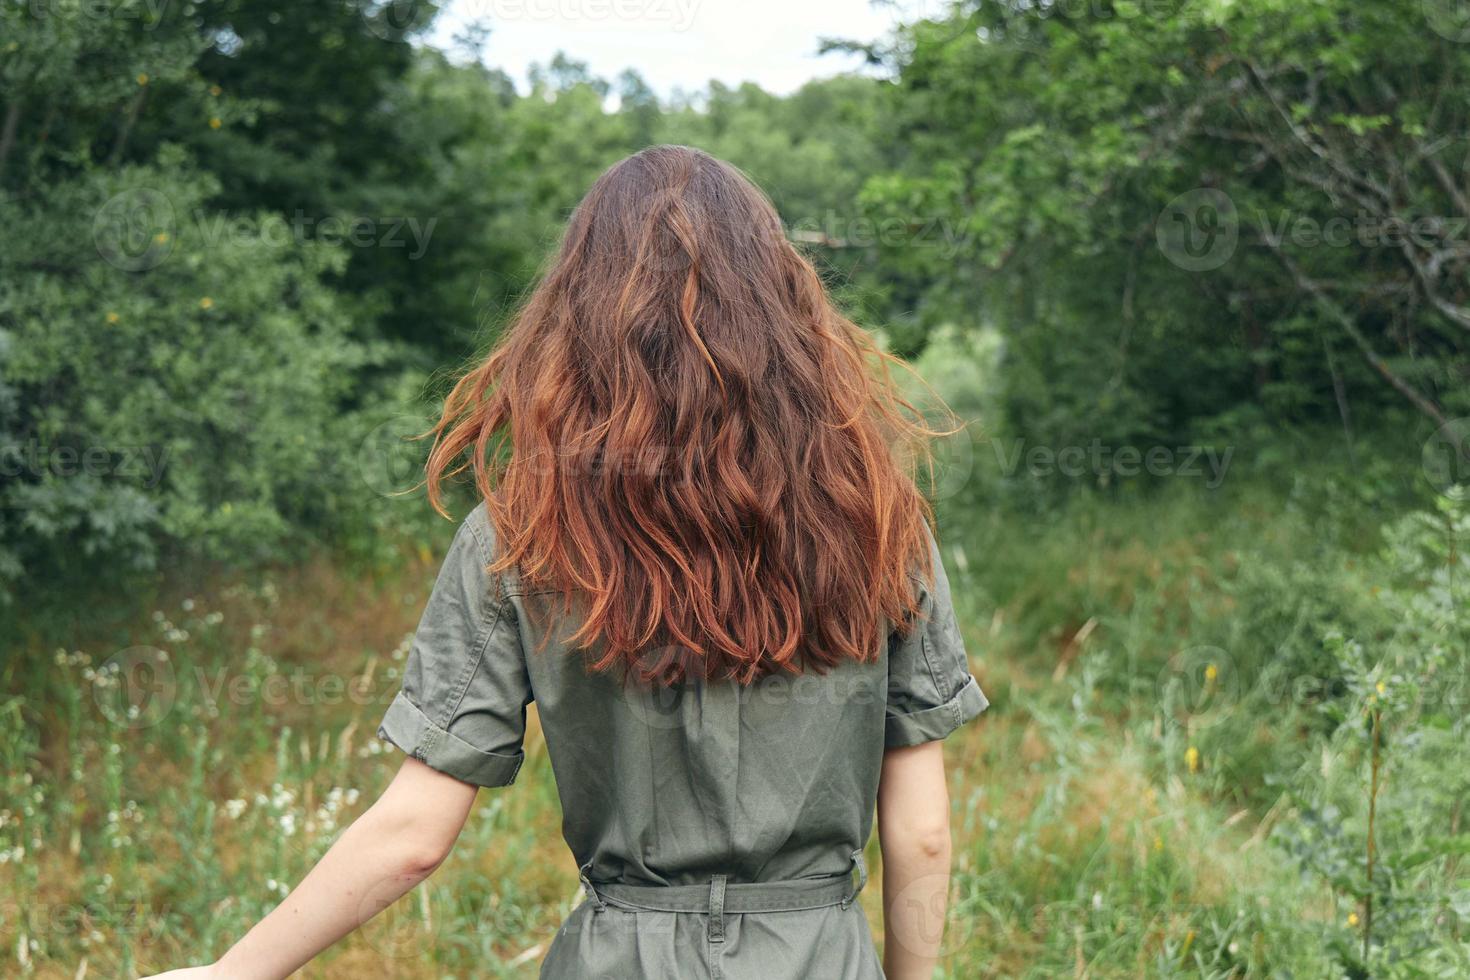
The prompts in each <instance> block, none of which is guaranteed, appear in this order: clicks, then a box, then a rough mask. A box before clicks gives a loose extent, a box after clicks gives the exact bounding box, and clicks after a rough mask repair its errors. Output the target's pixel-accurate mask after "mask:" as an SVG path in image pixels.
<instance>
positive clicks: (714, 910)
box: [709, 875, 725, 943]
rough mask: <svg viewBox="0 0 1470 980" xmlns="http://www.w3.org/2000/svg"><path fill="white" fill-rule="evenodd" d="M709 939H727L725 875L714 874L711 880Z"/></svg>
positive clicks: (722, 940) (711, 940)
mask: <svg viewBox="0 0 1470 980" xmlns="http://www.w3.org/2000/svg"><path fill="white" fill-rule="evenodd" d="M709 941H710V942H712V943H722V942H724V941H725V876H724V875H713V876H712V877H711V878H710V880H709Z"/></svg>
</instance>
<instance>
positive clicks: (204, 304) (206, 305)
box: [199, 296, 214, 310]
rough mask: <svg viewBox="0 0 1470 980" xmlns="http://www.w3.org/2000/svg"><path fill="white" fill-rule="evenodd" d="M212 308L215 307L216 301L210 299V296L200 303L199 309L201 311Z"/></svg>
mask: <svg viewBox="0 0 1470 980" xmlns="http://www.w3.org/2000/svg"><path fill="white" fill-rule="evenodd" d="M212 306H214V300H212V299H210V298H209V297H208V296H206V297H204V298H203V299H201V300H200V301H199V308H200V309H201V310H207V309H210V308H211V307H212Z"/></svg>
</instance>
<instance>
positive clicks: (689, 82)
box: [429, 0, 943, 96]
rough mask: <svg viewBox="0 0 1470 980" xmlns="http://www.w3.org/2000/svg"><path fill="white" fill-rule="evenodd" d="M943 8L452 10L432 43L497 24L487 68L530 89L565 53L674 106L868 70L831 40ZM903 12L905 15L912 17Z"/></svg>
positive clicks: (838, 1)
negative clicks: (690, 98) (636, 80)
mask: <svg viewBox="0 0 1470 980" xmlns="http://www.w3.org/2000/svg"><path fill="white" fill-rule="evenodd" d="M942 5H943V0H896V2H894V3H892V4H886V5H885V4H882V3H878V4H875V3H873V2H872V0H448V2H447V3H446V4H445V10H444V12H443V14H441V15H440V18H439V20H438V21H437V22H436V24H435V28H434V30H433V32H431V34H430V35H429V41H430V43H433V44H436V45H439V46H441V47H447V46H448V45H449V42H450V39H451V38H452V37H453V36H454V34H455V33H456V32H457V31H459V30H460V29H462V28H463V26H464V25H465V24H466V23H469V22H471V21H474V20H476V19H480V20H483V21H484V22H486V23H487V24H489V26H490V29H491V34H490V42H489V45H488V46H487V47H486V50H485V61H486V62H487V63H488V64H490V65H492V66H494V67H497V68H500V69H502V70H504V71H505V72H507V73H508V74H509V75H510V76H511V77H512V78H513V79H515V80H516V83H517V84H518V85H519V86H521V87H522V88H524V86H525V82H526V72H527V69H528V68H530V66H531V65H532V64H534V63H538V62H539V63H542V64H545V63H547V62H549V61H550V60H551V58H552V56H553V55H554V54H556V52H557V51H564V52H566V54H567V55H568V56H570V57H571V58H573V59H574V60H577V61H584V62H586V63H587V64H588V66H589V67H590V68H591V70H592V72H593V74H595V75H599V76H601V77H603V78H606V79H608V80H609V81H611V80H613V79H615V78H616V77H617V75H618V74H619V73H621V72H622V71H623V69H625V68H635V69H637V70H638V72H639V73H640V74H642V75H643V77H644V78H645V79H646V80H647V81H648V83H649V84H650V85H652V86H653V88H654V89H655V90H656V91H657V92H658V93H659V94H660V95H663V96H668V95H669V94H671V93H672V92H673V90H674V89H675V88H683V89H685V90H686V91H687V90H693V89H699V88H703V87H704V85H705V84H706V83H708V82H709V80H710V79H712V78H713V79H719V80H720V81H722V82H725V83H727V84H730V85H738V84H739V83H741V82H744V81H753V82H756V83H757V84H759V85H760V86H761V87H762V88H765V89H767V90H768V91H771V92H776V93H786V92H790V91H793V90H794V89H796V88H799V87H800V86H801V84H802V83H803V82H805V81H807V80H808V79H811V78H816V77H819V76H823V75H832V74H835V73H837V72H840V71H844V70H850V69H852V68H855V67H857V66H858V59H856V58H853V57H851V56H847V55H841V54H829V55H825V56H818V54H817V45H818V42H819V40H820V39H821V38H823V37H840V38H852V39H857V40H862V41H871V40H875V39H876V38H878V37H880V36H882V35H883V34H885V33H887V31H888V30H889V29H890V28H891V27H892V26H893V25H894V23H895V22H896V21H899V20H902V19H907V15H912V14H915V13H918V14H924V13H934V12H936V11H937V10H938V9H939V8H940V7H941V6H942ZM900 12H903V13H902V14H901V13H900Z"/></svg>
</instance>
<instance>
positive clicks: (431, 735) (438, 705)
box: [378, 505, 531, 786]
mask: <svg viewBox="0 0 1470 980" xmlns="http://www.w3.org/2000/svg"><path fill="white" fill-rule="evenodd" d="M493 551H494V549H493V546H492V534H491V530H490V524H489V521H488V519H487V516H486V513H485V510H484V506H483V505H481V507H480V508H478V509H476V511H475V512H474V513H473V514H471V515H470V517H469V518H468V519H467V520H466V521H465V522H464V524H463V525H461V526H460V529H459V532H458V533H457V534H456V535H455V538H454V543H453V544H452V545H450V548H449V553H448V555H447V556H446V557H445V559H444V565H443V567H442V568H441V569H440V571H439V577H438V579H437V580H436V581H435V583H434V589H433V592H432V593H431V594H430V596H429V602H428V605H427V607H426V608H425V609H424V615H423V618H422V619H421V620H420V622H419V626H418V630H417V631H416V632H415V633H414V638H413V644H412V646H411V647H410V649H409V654H408V661H407V663H406V665H405V667H404V673H403V686H402V689H401V690H400V691H399V692H398V694H397V695H396V696H395V697H394V699H393V702H392V703H391V704H390V705H389V706H388V711H387V713H386V714H385V715H384V717H383V721H382V723H381V724H380V725H379V726H378V737H379V738H382V739H385V740H386V741H388V742H390V743H392V744H393V745H396V746H397V747H398V748H400V749H402V750H403V751H404V752H406V753H408V754H409V755H410V756H412V757H413V758H415V759H418V760H419V761H420V762H423V763H424V764H425V765H427V766H429V767H430V768H432V769H437V770H439V771H440V772H443V773H445V774H447V775H450V776H453V777H454V778H455V779H458V780H460V781H462V782H466V783H471V784H474V785H476V786H507V785H509V784H511V783H512V782H514V781H515V777H516V773H517V772H519V771H520V768H521V763H522V762H523V761H524V759H525V753H524V751H523V749H522V742H523V740H524V738H525V731H526V706H527V705H528V704H529V703H530V702H531V685H530V678H529V676H528V674H527V670H526V663H525V656H524V653H523V651H522V645H521V641H520V629H519V627H518V624H517V622H516V612H515V603H514V602H512V600H511V597H510V596H509V595H507V594H506V590H505V588H504V585H503V583H502V582H500V581H499V580H498V579H496V578H495V577H493V576H491V575H490V574H489V572H488V568H489V565H490V563H491V561H492V559H493Z"/></svg>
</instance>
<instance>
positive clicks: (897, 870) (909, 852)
mask: <svg viewBox="0 0 1470 980" xmlns="http://www.w3.org/2000/svg"><path fill="white" fill-rule="evenodd" d="M947 829H948V828H946V833H944V834H943V835H942V836H939V835H934V836H932V837H930V838H929V839H927V840H924V839H916V838H910V839H909V840H906V841H903V842H902V843H892V842H885V846H884V847H883V932H884V938H883V972H884V974H885V975H886V976H888V977H889V978H890V980H928V978H929V977H932V976H933V975H934V967H935V966H936V965H937V964H938V962H939V949H940V943H941V941H942V940H943V938H944V925H945V920H946V912H947V905H948V902H949V864H950V845H949V835H948V833H947Z"/></svg>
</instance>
